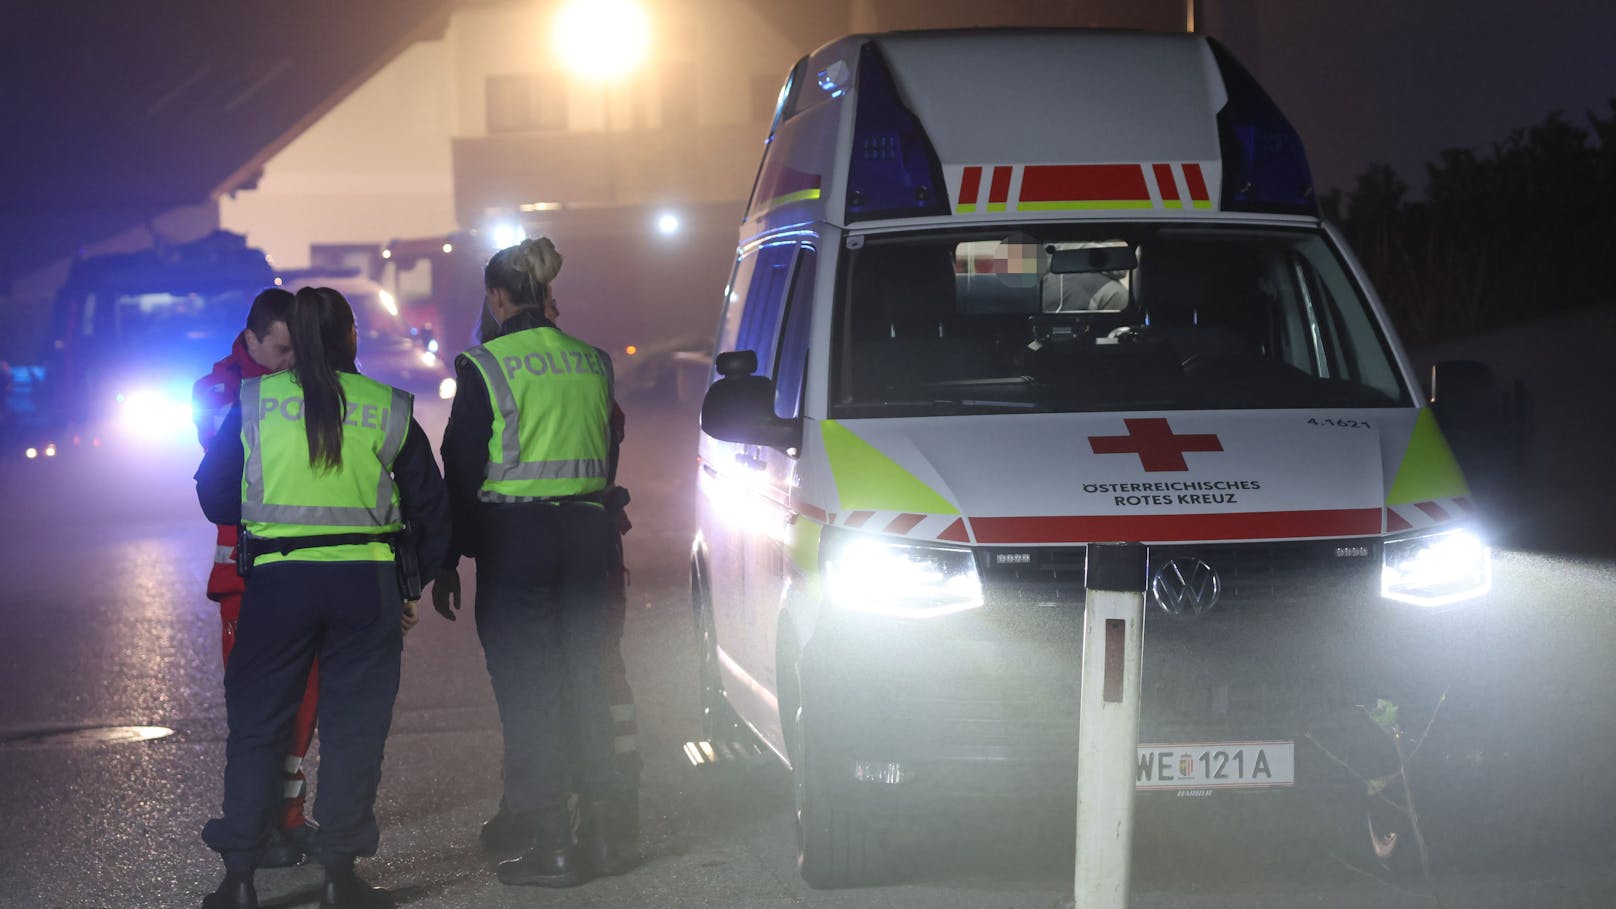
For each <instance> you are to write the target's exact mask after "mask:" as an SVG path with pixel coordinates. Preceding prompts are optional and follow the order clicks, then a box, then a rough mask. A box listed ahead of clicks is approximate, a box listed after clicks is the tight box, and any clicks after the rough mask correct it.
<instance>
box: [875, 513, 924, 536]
mask: <svg viewBox="0 0 1616 909" xmlns="http://www.w3.org/2000/svg"><path fill="white" fill-rule="evenodd" d="M924 520H926V516H925V515H923V514H900V515H898V516H897V517H895V518H893V519H892V520H891V521H889V522H888V523H887V526H886V527H885V528H883V530H884V532H886V533H908V532H909V531H911V530H914V529H915V525H916V524H919V523H920V522H921V521H924Z"/></svg>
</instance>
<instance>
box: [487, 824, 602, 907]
mask: <svg viewBox="0 0 1616 909" xmlns="http://www.w3.org/2000/svg"><path fill="white" fill-rule="evenodd" d="M498 873H499V880H500V883H502V884H520V885H524V886H530V887H576V886H578V885H579V884H582V883H584V882H585V881H587V880H589V872H588V868H587V866H586V863H585V862H584V857H583V855H582V854H581V852H580V850H579V849H578V847H577V845H576V844H574V843H573V841H572V818H571V817H570V816H568V814H567V809H565V808H557V809H554V810H551V811H541V812H537V813H536V815H535V817H534V830H533V845H532V848H530V849H528V851H527V852H525V853H523V854H522V857H521V858H519V859H512V860H510V861H508V862H500V863H499V869H498Z"/></svg>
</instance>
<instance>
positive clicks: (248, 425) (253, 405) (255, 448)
mask: <svg viewBox="0 0 1616 909" xmlns="http://www.w3.org/2000/svg"><path fill="white" fill-rule="evenodd" d="M258 386H259V380H258V379H257V378H252V379H242V380H241V437H242V439H243V440H244V441H245V442H246V444H247V463H246V465H245V473H244V474H243V476H245V477H246V480H247V488H246V489H245V490H243V491H242V494H241V518H242V520H244V521H245V520H251V518H249V517H248V516H247V508H248V506H249V505H251V504H255V503H257V504H262V503H263V501H264V446H263V443H262V440H261V439H260V437H259V431H258V418H259V413H260V411H261V408H260V407H259V388H258Z"/></svg>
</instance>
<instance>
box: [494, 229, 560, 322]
mask: <svg viewBox="0 0 1616 909" xmlns="http://www.w3.org/2000/svg"><path fill="white" fill-rule="evenodd" d="M560 272H561V253H559V252H557V251H556V248H555V244H554V243H552V242H550V238H549V237H533V238H531V239H527V240H523V241H522V242H521V243H518V244H517V245H515V246H507V247H505V248H504V249H502V250H500V251H499V252H497V253H494V255H493V258H491V259H489V260H488V264H487V265H486V266H484V268H483V285H484V286H485V287H487V288H489V289H490V290H492V289H494V288H496V287H497V288H501V289H503V290H504V291H505V292H507V293H509V294H510V295H511V303H513V304H514V305H515V306H517V307H518V308H531V307H537V306H542V305H544V301H545V300H548V299H549V298H550V282H551V281H553V280H555V276H556V275H558V274H560Z"/></svg>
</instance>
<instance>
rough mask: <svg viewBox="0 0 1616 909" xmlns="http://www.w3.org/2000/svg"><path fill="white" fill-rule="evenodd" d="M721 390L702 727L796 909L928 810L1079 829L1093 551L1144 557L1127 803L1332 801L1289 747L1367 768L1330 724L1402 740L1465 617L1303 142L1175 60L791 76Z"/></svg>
mask: <svg viewBox="0 0 1616 909" xmlns="http://www.w3.org/2000/svg"><path fill="white" fill-rule="evenodd" d="M714 362H715V368H714V371H713V376H712V381H711V384H710V386H709V388H708V391H707V395H706V398H705V399H704V401H703V405H702V413H701V421H702V422H701V426H702V430H703V432H702V436H701V440H700V451H699V468H698V473H697V484H698V493H697V501H698V505H697V511H698V514H697V524H698V529H697V534H696V537H695V540H694V545H693V547H692V552H691V582H692V600H693V604H694V608H695V620H696V631H697V640H698V646H699V675H700V681H701V697H702V708H703V712H704V717H705V721H706V724H707V729H708V732H709V735H710V736H711V737H715V738H716V737H719V736H721V735H722V732H723V727H724V726H725V725H726V724H729V723H737V724H738V725H739V726H740V727H742V728H744V729H745V730H747V731H750V733H752V734H755V736H756V737H757V738H758V739H759V740H761V742H762V743H764V744H765V745H766V746H767V748H768V749H770V750H772V751H773V752H774V753H775V754H776V755H778V756H779V758H780V759H781V760H783V761H784V762H785V763H786V764H787V765H788V766H789V767H790V770H791V773H792V778H793V783H794V790H795V795H796V816H797V825H798V843H799V863H800V870H801V872H802V874H803V876H804V877H805V878H806V879H807V880H808V882H809V883H810V884H813V885H816V886H837V885H846V884H856V883H859V882H862V881H869V880H873V879H878V878H880V877H881V876H882V875H883V874H884V873H885V872H886V870H887V868H886V862H887V859H888V856H887V853H886V848H887V844H888V843H890V842H891V841H892V836H891V834H893V833H894V830H895V829H897V828H902V827H903V826H904V825H906V824H909V823H911V820H910V819H911V818H913V817H914V816H915V815H916V813H917V812H921V813H923V812H925V811H928V810H930V809H933V808H935V807H937V806H939V805H955V804H959V803H961V801H962V800H968V799H969V798H971V797H973V796H989V797H991V798H992V799H994V800H995V801H998V800H1002V799H1004V798H1006V797H1012V798H1013V797H1016V796H1025V797H1028V798H1032V799H1043V800H1048V801H1053V802H1055V803H1059V804H1065V805H1071V804H1072V801H1071V799H1072V797H1073V793H1074V791H1075V769H1074V768H1075V764H1076V755H1077V747H1076V737H1077V733H1076V730H1077V703H1078V697H1077V694H1078V692H1077V684H1078V683H1077V680H1078V667H1077V663H1078V659H1079V655H1080V638H1081V636H1080V632H1081V623H1082V610H1083V600H1084V570H1085V551H1086V547H1087V546H1088V545H1089V544H1091V543H1102V542H1137V543H1143V544H1145V545H1146V546H1147V547H1148V568H1147V575H1146V577H1147V583H1148V588H1149V589H1148V592H1147V594H1146V596H1147V613H1148V617H1147V620H1146V624H1145V631H1144V662H1143V676H1144V682H1143V689H1142V691H1143V693H1142V708H1141V739H1140V745H1139V769H1138V786H1139V788H1140V789H1141V790H1146V791H1147V795H1148V793H1155V792H1161V793H1163V794H1171V795H1178V796H1186V795H1187V796H1225V795H1226V796H1227V797H1231V798H1233V797H1244V796H1245V794H1250V793H1265V792H1266V793H1274V792H1276V791H1280V792H1298V791H1303V790H1307V789H1309V788H1310V787H1311V788H1319V789H1329V788H1331V787H1336V788H1344V789H1349V790H1350V789H1353V788H1354V787H1356V791H1357V792H1358V793H1359V796H1360V797H1361V794H1362V790H1363V787H1362V784H1361V783H1359V782H1356V781H1354V780H1352V779H1351V778H1350V777H1348V776H1346V775H1345V774H1344V773H1343V772H1342V771H1341V770H1340V767H1339V766H1338V765H1337V764H1336V763H1334V762H1333V761H1331V760H1330V758H1329V757H1328V756H1326V755H1325V754H1324V753H1323V751H1322V749H1321V748H1319V747H1316V746H1315V744H1314V743H1336V744H1334V745H1330V746H1327V747H1330V748H1331V749H1332V754H1334V755H1335V756H1336V757H1342V756H1343V755H1350V756H1352V758H1353V759H1354V760H1357V759H1358V758H1359V756H1360V751H1359V750H1355V749H1358V748H1359V745H1361V744H1362V742H1363V737H1362V736H1361V735H1360V733H1363V732H1364V731H1365V730H1364V729H1362V728H1357V727H1354V726H1353V725H1352V724H1353V723H1355V722H1356V723H1363V722H1367V721H1365V719H1364V711H1362V710H1358V709H1357V706H1358V705H1374V704H1376V702H1377V700H1378V699H1380V698H1385V699H1387V700H1388V701H1390V702H1392V703H1397V704H1399V705H1400V706H1401V707H1402V709H1403V710H1404V712H1405V713H1404V715H1405V719H1408V718H1412V717H1414V716H1418V715H1420V711H1421V710H1424V711H1425V712H1426V713H1429V712H1430V711H1431V710H1432V709H1433V702H1432V700H1431V699H1433V698H1434V697H1435V696H1436V694H1437V693H1439V692H1440V691H1441V690H1442V689H1441V687H1440V686H1441V684H1442V678H1441V674H1442V673H1443V672H1445V671H1447V670H1448V669H1450V668H1451V665H1450V664H1452V663H1453V661H1454V659H1455V658H1456V656H1459V655H1462V654H1463V652H1464V651H1465V649H1466V648H1465V646H1464V644H1463V641H1464V638H1463V637H1462V635H1463V632H1464V628H1465V625H1466V622H1467V621H1468V617H1467V616H1466V614H1465V610H1466V607H1467V605H1468V604H1471V603H1473V602H1475V600H1476V599H1477V598H1478V597H1481V596H1483V595H1484V594H1485V593H1486V592H1487V591H1488V588H1489V586H1490V583H1491V574H1490V572H1491V568H1490V553H1489V549H1488V546H1487V545H1486V543H1485V541H1484V538H1483V536H1482V534H1481V533H1480V530H1479V528H1478V527H1477V526H1476V520H1475V518H1476V509H1475V506H1474V505H1473V503H1472V501H1471V498H1470V494H1469V491H1468V489H1467V487H1466V483H1465V480H1464V478H1463V476H1462V475H1461V471H1460V469H1459V466H1458V464H1457V462H1456V460H1455V457H1454V455H1453V453H1452V450H1451V449H1450V447H1449V445H1448V443H1447V442H1446V441H1445V439H1444V436H1443V432H1442V430H1441V429H1440V428H1439V426H1438V422H1437V420H1436V415H1435V413H1434V412H1433V408H1432V406H1431V401H1430V399H1429V397H1428V395H1427V393H1426V392H1424V391H1422V389H1421V383H1420V382H1419V380H1418V378H1417V377H1416V375H1415V374H1414V371H1413V368H1412V367H1411V365H1410V361H1409V358H1408V357H1407V355H1406V354H1405V353H1404V351H1403V350H1402V349H1401V347H1400V345H1399V343H1398V341H1397V339H1396V338H1395V337H1394V335H1393V332H1392V328H1391V325H1390V322H1389V321H1388V319H1387V317H1386V314H1385V313H1384V312H1383V311H1382V308H1381V305H1380V303H1379V302H1378V301H1377V299H1376V297H1375V294H1374V291H1373V290H1372V289H1371V288H1370V286H1369V283H1368V281H1367V279H1366V277H1365V274H1364V271H1363V269H1362V268H1361V267H1360V266H1359V264H1358V263H1357V262H1356V261H1355V260H1354V258H1353V256H1352V253H1351V252H1350V251H1349V250H1348V249H1347V246H1346V244H1345V243H1344V241H1343V240H1342V238H1341V236H1340V235H1339V234H1338V233H1337V232H1336V231H1335V230H1334V229H1333V228H1332V227H1331V226H1330V225H1329V224H1327V223H1325V222H1323V221H1322V220H1321V218H1320V216H1319V212H1318V206H1317V204H1316V200H1315V199H1314V193H1313V187H1312V184H1311V181H1310V178H1309V172H1308V165H1307V161H1306V158H1305V157H1304V154H1303V149H1302V145H1301V142H1300V140H1299V138H1298V136H1297V134H1296V132H1295V131H1294V129H1293V128H1292V127H1291V125H1290V124H1289V122H1288V121H1287V120H1286V119H1285V117H1284V116H1283V115H1282V114H1281V113H1280V111H1279V110H1278V108H1277V107H1276V106H1275V105H1274V104H1273V102H1272V101H1271V100H1270V99H1269V97H1268V96H1267V95H1266V94H1265V93H1264V91H1263V90H1262V89H1261V88H1260V87H1259V86H1258V84H1257V83H1256V82H1255V81H1254V80H1253V79H1252V78H1251V76H1250V75H1249V74H1248V73H1247V72H1246V71H1245V70H1244V69H1242V67H1241V66H1240V65H1239V64H1238V63H1237V62H1236V61H1235V60H1233V59H1232V58H1231V57H1230V56H1229V54H1228V53H1227V51H1226V50H1224V49H1223V48H1222V47H1220V46H1219V45H1218V44H1217V43H1216V42H1214V41H1212V40H1210V39H1208V38H1206V37H1204V36H1198V35H1153V34H1144V33H1120V32H1101V31H1065V30H1061V31H1025V32H1022V31H986V32H908V33H893V34H882V35H865V36H855V37H849V38H844V39H841V40H838V41H835V42H833V43H831V44H828V45H826V46H824V47H822V48H820V49H819V50H817V51H815V52H814V53H812V54H811V55H809V56H807V57H805V58H803V59H802V60H801V61H799V62H798V63H797V64H796V66H795V68H794V69H793V70H792V71H791V73H790V75H789V77H788V79H787V81H786V82H785V85H784V87H783V89H782V91H781V93H780V100H779V104H778V109H777V112H776V115H775V119H774V123H773V126H772V128H771V131H770V135H769V137H768V141H767V144H766V146H765V149H764V154H763V159H762V162H761V165H760V167H759V170H758V173H757V177H756V182H755V186H754V189H753V191H752V195H751V199H750V202H749V204H748V208H747V211H746V215H745V220H744V222H743V225H742V228H741V231H740V243H739V245H738V249H737V257H736V260H735V265H734V271H733V276H732V278H731V280H730V283H729V286H728V288H727V289H726V291H725V300H724V306H723V311H722V316H721V319H720V323H719V329H718V342H717V351H716V356H715V361H714ZM1471 378H1472V377H1471V375H1470V374H1469V373H1468V372H1467V371H1466V370H1463V369H1458V370H1452V371H1451V378H1444V377H1443V374H1442V372H1441V369H1440V368H1439V370H1438V372H1437V379H1436V381H1437V383H1438V386H1439V395H1440V394H1442V393H1446V394H1448V395H1449V396H1450V397H1452V398H1454V399H1455V400H1457V399H1460V398H1463V397H1464V396H1465V395H1466V394H1472V393H1481V392H1482V391H1484V389H1481V388H1480V387H1479V386H1478V385H1476V383H1473V382H1471ZM1444 383H1447V384H1446V385H1444ZM1455 671H1457V670H1455ZM1367 731H1368V732H1369V733H1370V736H1369V737H1370V738H1375V737H1376V736H1375V735H1374V733H1375V732H1376V730H1374V729H1373V727H1372V726H1371V727H1369V728H1368V730H1367ZM1365 753H1367V752H1365ZM1448 753H1450V752H1448V751H1443V750H1441V749H1438V748H1435V747H1432V748H1431V749H1430V754H1429V755H1423V756H1422V760H1424V759H1431V760H1435V759H1436V757H1437V756H1438V755H1439V754H1448ZM1434 778H1435V777H1434V776H1432V777H1427V779H1434ZM1149 797H1153V796H1149ZM1278 797H1280V798H1285V797H1289V796H1285V795H1280V796H1278ZM1006 804H1008V803H1006ZM1183 804H1184V805H1186V806H1188V805H1189V804H1190V803H1187V802H1186V803H1183ZM1354 823H1355V827H1354V829H1356V830H1357V831H1359V833H1360V834H1361V832H1362V831H1363V829H1364V826H1363V814H1362V812H1361V811H1360V812H1359V813H1358V814H1357V815H1356V821H1355V822H1354ZM900 832H901V831H900ZM1361 838H1362V837H1361V836H1360V839H1361ZM1404 839H1405V840H1406V839H1409V838H1408V837H1404ZM1364 845H1365V846H1366V847H1367V843H1365V844H1364Z"/></svg>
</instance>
